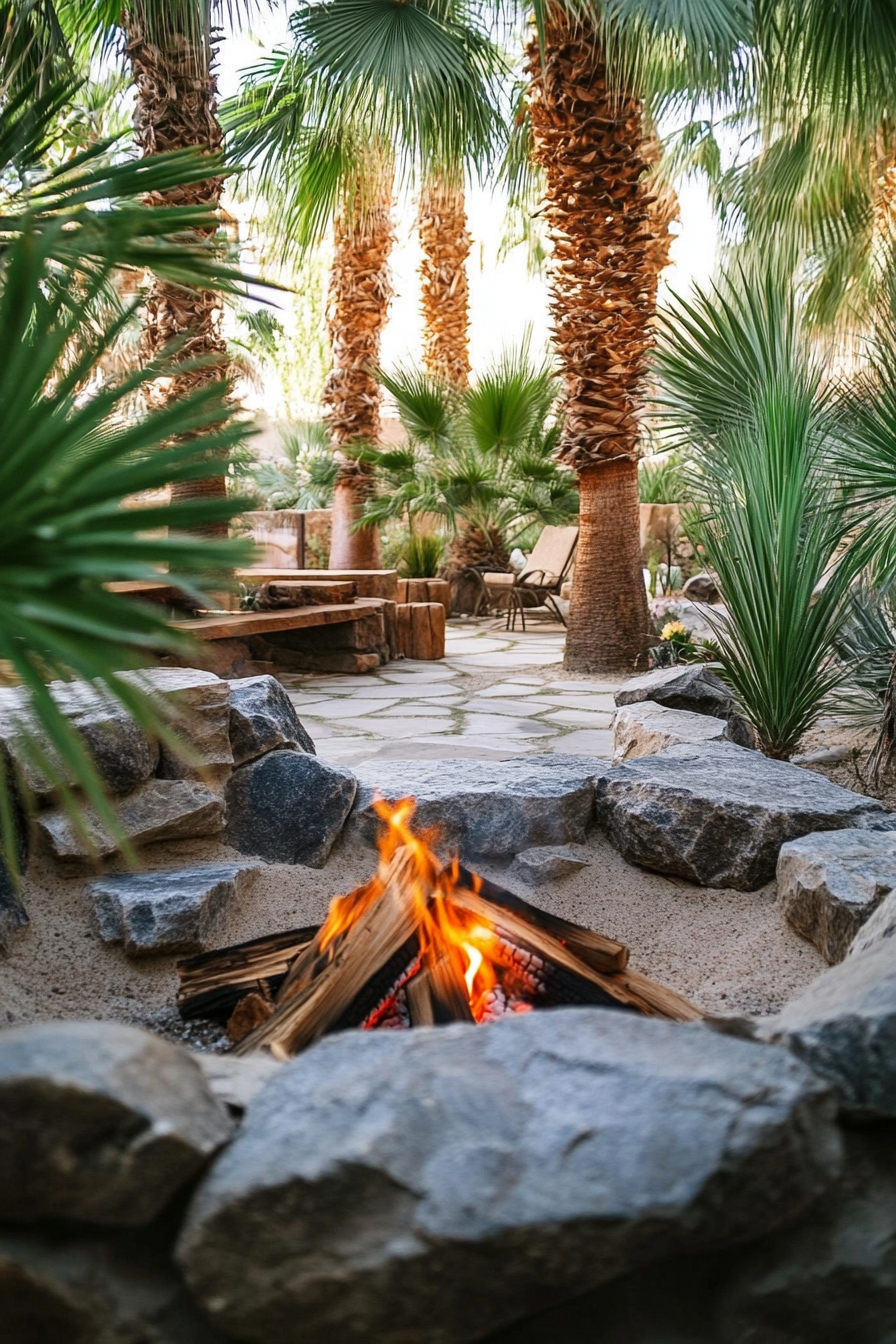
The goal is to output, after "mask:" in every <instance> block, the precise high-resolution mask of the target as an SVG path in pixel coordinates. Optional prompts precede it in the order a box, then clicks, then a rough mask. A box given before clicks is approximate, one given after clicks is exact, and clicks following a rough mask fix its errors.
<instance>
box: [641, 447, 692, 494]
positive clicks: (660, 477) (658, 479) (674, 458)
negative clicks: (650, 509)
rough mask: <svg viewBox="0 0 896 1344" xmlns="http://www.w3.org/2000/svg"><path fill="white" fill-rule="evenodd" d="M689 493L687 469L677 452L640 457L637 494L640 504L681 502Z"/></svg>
mask: <svg viewBox="0 0 896 1344" xmlns="http://www.w3.org/2000/svg"><path fill="white" fill-rule="evenodd" d="M689 493H690V486H689V484H688V474H687V469H686V467H685V465H684V463H683V461H682V459H681V458H680V456H679V455H678V454H677V453H657V454H656V455H654V456H651V457H645V458H642V459H641V462H640V464H639V466H638V496H639V498H640V501H641V503H642V504H683V503H685V502H686V501H687V500H688V497H689Z"/></svg>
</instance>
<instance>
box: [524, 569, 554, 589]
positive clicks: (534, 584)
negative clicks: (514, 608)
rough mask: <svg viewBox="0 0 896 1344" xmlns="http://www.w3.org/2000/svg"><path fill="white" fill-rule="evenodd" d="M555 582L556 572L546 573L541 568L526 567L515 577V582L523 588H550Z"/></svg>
mask: <svg viewBox="0 0 896 1344" xmlns="http://www.w3.org/2000/svg"><path fill="white" fill-rule="evenodd" d="M555 583H557V576H556V574H548V573H547V572H546V571H545V570H543V569H527V570H526V571H525V572H524V573H523V574H520V575H519V577H518V578H517V584H518V585H519V586H520V587H524V588H552V587H553V586H554V584H555Z"/></svg>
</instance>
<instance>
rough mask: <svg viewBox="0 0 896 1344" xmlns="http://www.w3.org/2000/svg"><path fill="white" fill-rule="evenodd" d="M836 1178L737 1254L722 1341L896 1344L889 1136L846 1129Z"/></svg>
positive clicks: (895, 1158) (893, 1151) (894, 1172)
mask: <svg viewBox="0 0 896 1344" xmlns="http://www.w3.org/2000/svg"><path fill="white" fill-rule="evenodd" d="M844 1137H845V1140H846V1144H845V1146H846V1154H845V1155H846V1162H845V1165H844V1171H843V1175H842V1177H841V1179H840V1180H839V1181H838V1182H837V1183H836V1185H835V1186H833V1187H832V1188H831V1190H830V1191H828V1192H826V1194H825V1195H824V1196H823V1197H822V1199H821V1200H820V1202H819V1203H818V1204H817V1205H816V1206H815V1207H814V1209H813V1210H812V1213H811V1216H810V1217H808V1218H806V1219H805V1221H803V1222H802V1223H801V1224H800V1225H798V1226H797V1227H795V1228H792V1229H787V1230H786V1231H781V1232H778V1233H776V1234H774V1235H773V1236H771V1237H769V1238H767V1239H766V1240H764V1241H763V1242H762V1243H761V1244H760V1245H758V1246H755V1247H751V1248H748V1249H746V1250H745V1251H744V1252H743V1253H742V1254H741V1255H740V1256H738V1258H737V1264H736V1270H735V1273H734V1276H733V1281H732V1282H731V1283H730V1285H729V1286H728V1287H727V1289H726V1291H725V1292H724V1294H723V1296H722V1302H721V1309H720V1311H719V1322H720V1326H721V1330H720V1338H721V1340H722V1341H723V1344H845V1341H847V1340H848V1341H849V1344H896V1142H894V1140H896V1133H894V1131H893V1127H892V1126H888V1127H886V1128H878V1129H874V1128H871V1129H868V1130H862V1129H860V1130H847V1131H846V1134H845V1136H844Z"/></svg>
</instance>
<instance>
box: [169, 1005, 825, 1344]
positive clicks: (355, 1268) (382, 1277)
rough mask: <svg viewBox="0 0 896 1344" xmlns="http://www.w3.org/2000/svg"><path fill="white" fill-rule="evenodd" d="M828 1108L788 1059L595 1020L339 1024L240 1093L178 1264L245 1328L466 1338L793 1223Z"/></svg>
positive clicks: (635, 1022)
mask: <svg viewBox="0 0 896 1344" xmlns="http://www.w3.org/2000/svg"><path fill="white" fill-rule="evenodd" d="M385 1078H388V1080H389V1083H388V1087H384V1085H383V1080H384V1079H385ZM833 1116H834V1107H833V1104H832V1101H831V1097H830V1094H829V1092H828V1091H827V1089H826V1087H825V1086H824V1085H823V1084H822V1083H820V1082H819V1080H817V1079H816V1078H815V1077H814V1076H813V1075H812V1074H811V1073H810V1072H809V1070H808V1069H807V1068H806V1067H805V1066H804V1065H802V1064H801V1063H800V1062H799V1061H797V1060H795V1059H793V1058H792V1057H790V1056H789V1055H788V1054H786V1053H785V1052H784V1051H782V1050H778V1049H775V1048H773V1047H769V1046H757V1045H754V1044H751V1043H747V1042H743V1041H739V1040H735V1039H732V1038H730V1037H726V1036H721V1035H716V1034H714V1033H710V1032H708V1031H706V1030H705V1029H704V1028H702V1027H699V1026H692V1027H684V1026H680V1025H676V1024H674V1023H667V1022H657V1021H650V1020H646V1019H643V1018H639V1017H636V1016H634V1015H630V1014H627V1013H615V1012H612V1011H608V1010H606V1009H593V1008H592V1009H579V1010H568V1009H561V1010H558V1011H556V1012H552V1013H545V1014H537V1013H533V1014H526V1015H523V1016H520V1017H511V1018H505V1019H504V1020H503V1021H501V1022H498V1023H494V1024H492V1025H491V1026H489V1027H487V1028H485V1029H479V1028H476V1027H472V1026H464V1025H461V1024H456V1025H453V1026H449V1027H445V1028H444V1029H442V1030H439V1031H424V1032H413V1031H412V1032H385V1033H383V1032H380V1033H374V1034H372V1035H371V1034H368V1033H361V1032H344V1033H341V1034H339V1035H337V1036H333V1037H330V1038H328V1039H327V1040H325V1041H323V1042H321V1043H320V1044H318V1045H317V1046H316V1047H315V1048H314V1049H313V1050H311V1051H308V1052H307V1053H306V1054H304V1055H302V1056H300V1057H299V1058H298V1059H296V1060H294V1061H292V1062H291V1063H290V1064H287V1065H285V1066H284V1067H283V1069H282V1071H281V1072H279V1073H278V1074H277V1075H275V1076H274V1078H273V1079H272V1080H271V1081H270V1082H269V1083H268V1084H267V1086H266V1087H265V1088H264V1089H263V1091H262V1092H261V1093H260V1094H259V1095H258V1096H257V1097H256V1098H255V1099H254V1100H253V1101H252V1102H251V1103H250V1105H249V1108H248V1111H247V1113H246V1117H245V1121H244V1124H243V1127H242V1129H241V1131H240V1133H239V1134H238V1136H237V1138H236V1140H235V1141H234V1143H233V1144H232V1145H231V1146H230V1148H229V1149H227V1150H226V1151H225V1152H224V1153H223V1154H222V1155H221V1157H219V1158H218V1159H217V1161H216V1162H215V1164H214V1165H213V1167H212V1169H211V1171H210V1172H209V1174H208V1175H207V1177H206V1178H205V1180H204V1182H203V1183H202V1185H201V1186H200V1188H199V1190H198V1192H197V1194H196V1197H195V1199H194V1201H193V1204H192V1207H191V1209H190V1211H189V1213H188V1216H187V1221H186V1224H185V1227H184V1230H183V1233H182V1236H181V1238H180V1243H179V1250H178V1258H179V1260H180V1263H181V1266H182V1268H183V1270H184V1272H185V1275H186V1278H187V1282H188V1284H189V1285H190V1287H191V1289H192V1290H193V1292H194V1293H195V1294H196V1296H197V1297H198V1298H199V1300H200V1302H201V1303H202V1304H203V1306H204V1307H205V1309H206V1311H207V1312H208V1313H209V1315H210V1316H211V1318H212V1320H213V1322H214V1323H215V1324H216V1325H218V1326H219V1327H221V1328H222V1329H223V1330H225V1331H226V1332H229V1333H232V1334H234V1335H236V1336H237V1337H238V1338H240V1339H246V1340H257V1341H260V1342H261V1341H263V1342H264V1344H292V1341H294V1340H295V1338H296V1322H297V1321H300V1322H301V1337H302V1340H303V1341H304V1344H332V1342H333V1341H335V1340H340V1341H353V1340H357V1341H362V1340H363V1341H365V1344H366V1342H367V1341H371V1340H376V1341H377V1344H398V1342H399V1341H405V1340H409V1339H413V1340H414V1341H415V1344H455V1342H456V1344H461V1342H462V1341H467V1340H472V1339H479V1338H482V1337H484V1336H485V1335H486V1334H488V1333H489V1331H490V1330H494V1329H497V1328H498V1327H499V1326H501V1325H502V1324H505V1323H508V1322H510V1321H513V1320H519V1319H520V1318H521V1317H523V1316H525V1315H528V1314H529V1313H534V1312H536V1311H538V1310H540V1309H542V1308H543V1307H545V1306H547V1305H549V1304H550V1303H551V1302H556V1301H562V1300H564V1299H565V1298H569V1297H571V1296H574V1295H576V1294H579V1293H582V1292H585V1291H587V1290H588V1289H589V1288H592V1287H595V1286H596V1285H598V1284H600V1283H601V1282H604V1281H606V1280H608V1279H611V1278H613V1277H615V1276H617V1275H619V1274H622V1273H624V1272H625V1271H626V1270H627V1269H628V1268H630V1267H631V1266H633V1265H635V1264H638V1263H643V1262H644V1261H649V1260H651V1259H657V1258H660V1257H662V1256H667V1255H675V1254H680V1253H682V1252H685V1251H697V1250H700V1249H701V1248H704V1247H705V1248H709V1247H711V1248H712V1249H713V1250H716V1249H718V1248H720V1247H722V1246H724V1245H726V1244H731V1243H734V1242H738V1241H740V1240H746V1239H748V1238H751V1237H756V1236H758V1235H761V1234H762V1233H763V1232H765V1231H767V1230H769V1229H771V1228H773V1227H774V1226H776V1225H777V1224H778V1223H779V1222H782V1221H785V1220H787V1219H792V1218H794V1217H795V1216H797V1215H798V1213H799V1212H800V1210H801V1209H803V1208H804V1207H806V1205H807V1204H808V1203H809V1202H810V1201H811V1200H812V1199H814V1198H815V1197H816V1196H817V1195H818V1194H820V1193H821V1192H822V1191H823V1190H824V1189H825V1188H826V1186H827V1185H828V1184H829V1182H830V1181H831V1180H832V1178H833V1177H834V1175H835V1173H836V1171H837V1167H838V1162H839V1152H840V1149H839V1138H838V1135H837V1131H836V1128H835V1126H834V1123H833Z"/></svg>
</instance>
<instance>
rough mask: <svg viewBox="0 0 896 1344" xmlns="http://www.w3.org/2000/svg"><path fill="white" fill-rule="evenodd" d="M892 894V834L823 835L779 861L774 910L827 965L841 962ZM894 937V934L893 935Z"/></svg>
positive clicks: (789, 849)
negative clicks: (879, 907) (868, 921)
mask: <svg viewBox="0 0 896 1344" xmlns="http://www.w3.org/2000/svg"><path fill="white" fill-rule="evenodd" d="M894 888H896V832H893V831H869V830H845V831H825V832H823V833H822V834H820V835H815V834H813V835H804V836H802V837H801V838H800V839H799V840H791V841H789V842H788V843H787V844H786V845H784V846H783V848H782V849H781V853H780V855H779V856H778V907H779V909H780V910H781V913H782V914H783V916H784V918H785V919H786V920H787V923H788V924H789V925H790V926H791V928H793V929H795V930H796V931H797V933H799V934H801V935H802V936H803V937H804V938H808V940H809V942H810V943H814V944H815V946H816V947H817V948H818V950H819V952H820V953H821V954H822V956H823V957H824V958H825V960H826V961H828V962H831V963H833V962H837V961H842V960H843V958H844V957H845V956H846V954H847V952H848V951H849V946H850V944H851V943H852V941H853V939H854V938H855V937H856V936H857V934H858V932H859V930H860V929H861V927H862V925H863V924H864V923H865V921H866V920H867V919H868V917H869V915H872V914H873V913H874V911H875V910H876V909H877V907H878V906H879V905H880V903H881V901H882V900H883V899H884V897H886V896H888V895H889V894H890V892H891V891H893V889H894ZM894 932H896V929H894Z"/></svg>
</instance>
